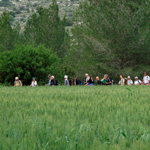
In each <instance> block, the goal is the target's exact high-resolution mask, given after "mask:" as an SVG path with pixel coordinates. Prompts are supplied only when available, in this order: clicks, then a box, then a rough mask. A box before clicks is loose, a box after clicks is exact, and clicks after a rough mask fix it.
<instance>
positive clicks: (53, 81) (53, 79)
mask: <svg viewBox="0 0 150 150" xmlns="http://www.w3.org/2000/svg"><path fill="white" fill-rule="evenodd" d="M52 85H55V86H57V85H59V83H58V81H57V80H56V79H55V77H54V76H51V86H52Z"/></svg>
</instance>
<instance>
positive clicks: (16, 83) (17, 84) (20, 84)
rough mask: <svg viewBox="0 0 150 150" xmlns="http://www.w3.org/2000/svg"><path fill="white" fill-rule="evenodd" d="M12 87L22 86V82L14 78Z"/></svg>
mask: <svg viewBox="0 0 150 150" xmlns="http://www.w3.org/2000/svg"><path fill="white" fill-rule="evenodd" d="M14 86H22V82H21V80H19V78H18V77H15V82H14Z"/></svg>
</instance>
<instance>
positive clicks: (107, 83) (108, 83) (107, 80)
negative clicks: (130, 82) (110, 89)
mask: <svg viewBox="0 0 150 150" xmlns="http://www.w3.org/2000/svg"><path fill="white" fill-rule="evenodd" d="M104 78H105V80H106V83H105V85H112V80H111V79H110V78H109V77H108V75H107V74H105V75H104Z"/></svg>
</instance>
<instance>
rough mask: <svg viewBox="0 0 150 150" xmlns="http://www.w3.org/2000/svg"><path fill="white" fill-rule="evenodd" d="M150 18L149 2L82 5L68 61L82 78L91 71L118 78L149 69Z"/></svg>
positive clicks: (91, 1)
mask: <svg viewBox="0 0 150 150" xmlns="http://www.w3.org/2000/svg"><path fill="white" fill-rule="evenodd" d="M149 15H150V10H149V2H147V1H135V0H132V1H128V0H121V1H119V0H109V1H105V0H89V3H81V4H80V7H79V9H78V11H77V13H76V14H75V17H74V28H73V30H72V33H73V37H72V49H71V50H70V51H69V52H68V54H67V56H68V59H69V58H71V59H70V60H68V61H69V62H71V65H72V66H74V68H78V70H79V72H78V74H79V75H80V74H83V73H85V72H87V71H89V72H90V73H91V74H93V75H97V74H100V73H99V72H101V73H102V74H104V73H110V74H111V75H113V76H115V75H116V76H117V75H118V74H119V73H120V72H121V70H123V69H126V68H130V67H131V68H134V67H135V68H136V67H138V66H139V65H141V64H142V65H143V64H144V65H145V66H147V65H149V64H150V61H149V56H150V48H149V40H150V36H149V34H150V30H149V26H150V22H149V21H148V20H149V19H148V17H149ZM145 54H146V56H145ZM71 56H73V57H71Z"/></svg>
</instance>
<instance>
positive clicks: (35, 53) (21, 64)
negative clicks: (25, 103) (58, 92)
mask: <svg viewBox="0 0 150 150" xmlns="http://www.w3.org/2000/svg"><path fill="white" fill-rule="evenodd" d="M58 65H59V58H58V57H57V55H56V54H53V53H52V51H51V49H46V48H45V47H44V46H43V45H40V46H38V47H34V46H33V45H26V46H24V45H20V46H19V45H18V47H16V48H15V49H14V50H13V51H5V52H3V53H2V55H1V66H0V67H1V71H0V73H1V74H2V83H10V84H13V81H14V78H15V76H18V77H19V78H20V79H21V80H22V82H23V83H24V84H30V82H31V80H32V77H33V76H34V77H36V80H37V81H38V83H39V84H44V83H46V82H47V75H48V74H49V73H51V74H53V75H55V76H56V78H57V79H58V80H59V81H60V79H61V78H62V76H61V75H60V68H58Z"/></svg>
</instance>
